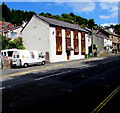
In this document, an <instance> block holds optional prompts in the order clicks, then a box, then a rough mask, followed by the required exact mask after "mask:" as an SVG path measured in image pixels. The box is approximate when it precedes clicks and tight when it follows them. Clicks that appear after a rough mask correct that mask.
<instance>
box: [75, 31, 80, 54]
mask: <svg viewBox="0 0 120 113" xmlns="http://www.w3.org/2000/svg"><path fill="white" fill-rule="evenodd" d="M77 48H78V51H76V49H77ZM78 54H79V39H78V31H76V30H75V31H74V55H78Z"/></svg>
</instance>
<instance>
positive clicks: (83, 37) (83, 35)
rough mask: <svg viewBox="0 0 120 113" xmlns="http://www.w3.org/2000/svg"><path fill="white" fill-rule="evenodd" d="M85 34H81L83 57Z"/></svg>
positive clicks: (83, 53)
mask: <svg viewBox="0 0 120 113" xmlns="http://www.w3.org/2000/svg"><path fill="white" fill-rule="evenodd" d="M85 52H86V51H85V32H82V33H81V55H85Z"/></svg>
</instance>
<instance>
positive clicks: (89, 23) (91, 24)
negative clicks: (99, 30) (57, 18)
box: [88, 19, 95, 29]
mask: <svg viewBox="0 0 120 113" xmlns="http://www.w3.org/2000/svg"><path fill="white" fill-rule="evenodd" d="M94 25H95V21H94V19H90V20H88V28H90V29H92V28H93V27H94Z"/></svg>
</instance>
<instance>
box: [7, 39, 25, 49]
mask: <svg viewBox="0 0 120 113" xmlns="http://www.w3.org/2000/svg"><path fill="white" fill-rule="evenodd" d="M11 48H17V49H25V47H24V46H23V41H22V37H18V38H16V39H14V40H11V41H9V43H8V45H7V46H6V47H5V49H11Z"/></svg>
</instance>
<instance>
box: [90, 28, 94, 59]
mask: <svg viewBox="0 0 120 113" xmlns="http://www.w3.org/2000/svg"><path fill="white" fill-rule="evenodd" d="M91 32H92V33H91V50H92V57H93V56H94V53H93V28H91Z"/></svg>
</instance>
